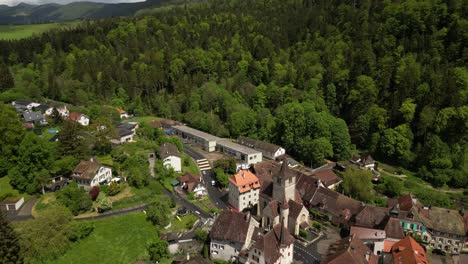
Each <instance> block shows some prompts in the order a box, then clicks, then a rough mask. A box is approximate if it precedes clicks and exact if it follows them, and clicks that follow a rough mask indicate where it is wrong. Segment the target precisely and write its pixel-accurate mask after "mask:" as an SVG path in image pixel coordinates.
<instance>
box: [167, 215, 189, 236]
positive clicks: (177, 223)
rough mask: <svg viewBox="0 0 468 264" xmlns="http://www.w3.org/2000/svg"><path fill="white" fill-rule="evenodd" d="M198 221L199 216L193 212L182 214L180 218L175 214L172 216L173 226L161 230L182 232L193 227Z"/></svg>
mask: <svg viewBox="0 0 468 264" xmlns="http://www.w3.org/2000/svg"><path fill="white" fill-rule="evenodd" d="M195 221H197V217H196V216H195V215H193V214H188V215H186V216H180V220H179V219H177V217H176V216H175V215H173V216H171V227H169V228H168V229H165V230H161V232H163V233H169V232H182V231H184V230H186V229H190V228H192V226H193V224H194V223H195Z"/></svg>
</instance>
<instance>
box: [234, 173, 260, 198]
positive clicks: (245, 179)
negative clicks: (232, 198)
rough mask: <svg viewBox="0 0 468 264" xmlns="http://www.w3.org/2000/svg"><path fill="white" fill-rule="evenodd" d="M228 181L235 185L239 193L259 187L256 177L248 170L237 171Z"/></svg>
mask: <svg viewBox="0 0 468 264" xmlns="http://www.w3.org/2000/svg"><path fill="white" fill-rule="evenodd" d="M229 181H230V182H231V183H232V184H234V185H235V186H237V188H238V189H239V192H241V193H244V192H247V191H250V190H251V189H257V188H260V182H259V180H258V177H257V176H255V174H253V173H252V172H251V171H249V170H240V171H239V172H238V173H236V174H234V175H233V176H231V177H230V178H229Z"/></svg>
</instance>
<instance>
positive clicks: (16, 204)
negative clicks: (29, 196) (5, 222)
mask: <svg viewBox="0 0 468 264" xmlns="http://www.w3.org/2000/svg"><path fill="white" fill-rule="evenodd" d="M23 203H24V197H21V198H7V199H5V200H3V201H1V202H0V210H1V211H18V210H19V209H20V208H21V206H22V205H23Z"/></svg>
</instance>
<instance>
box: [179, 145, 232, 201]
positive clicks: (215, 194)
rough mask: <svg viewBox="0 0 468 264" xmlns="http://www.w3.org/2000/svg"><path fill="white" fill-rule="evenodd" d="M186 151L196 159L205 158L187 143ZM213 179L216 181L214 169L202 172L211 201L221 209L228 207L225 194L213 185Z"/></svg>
mask: <svg viewBox="0 0 468 264" xmlns="http://www.w3.org/2000/svg"><path fill="white" fill-rule="evenodd" d="M184 152H185V153H187V154H188V155H189V156H190V157H191V158H192V159H194V160H195V161H196V160H200V159H204V158H205V157H204V156H203V155H202V154H200V153H198V152H197V151H195V150H193V149H191V148H190V147H189V146H187V145H184ZM212 181H216V178H215V175H214V172H213V170H212V169H210V170H205V171H203V173H202V182H203V184H205V186H206V189H207V190H208V196H209V197H210V199H211V201H212V202H213V204H215V205H216V207H218V208H219V209H227V208H228V206H227V205H226V203H225V202H224V201H223V200H222V197H223V196H225V194H223V193H222V192H221V191H220V190H219V189H218V188H216V187H215V186H213V185H212V184H211V183H212Z"/></svg>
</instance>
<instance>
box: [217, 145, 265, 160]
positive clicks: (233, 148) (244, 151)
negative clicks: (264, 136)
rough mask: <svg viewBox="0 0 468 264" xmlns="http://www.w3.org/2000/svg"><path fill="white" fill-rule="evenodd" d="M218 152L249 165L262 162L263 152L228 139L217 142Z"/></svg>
mask: <svg viewBox="0 0 468 264" xmlns="http://www.w3.org/2000/svg"><path fill="white" fill-rule="evenodd" d="M216 150H218V151H219V152H222V153H224V154H227V155H230V156H233V157H235V158H237V159H240V160H242V161H243V162H245V163H247V164H255V163H258V162H262V152H260V151H258V150H255V149H251V148H249V147H246V146H243V145H240V144H237V143H234V142H232V141H229V140H227V139H220V140H219V141H217V142H216Z"/></svg>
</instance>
